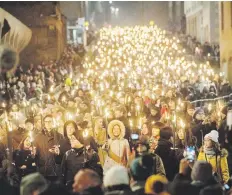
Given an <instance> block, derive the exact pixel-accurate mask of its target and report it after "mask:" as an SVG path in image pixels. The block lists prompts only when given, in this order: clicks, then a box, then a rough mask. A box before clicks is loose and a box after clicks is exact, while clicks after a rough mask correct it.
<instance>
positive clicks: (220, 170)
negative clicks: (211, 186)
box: [197, 148, 230, 183]
mask: <svg viewBox="0 0 232 195" xmlns="http://www.w3.org/2000/svg"><path fill="white" fill-rule="evenodd" d="M227 156H228V152H227V150H226V149H222V150H221V154H220V155H218V156H217V157H216V155H215V156H208V155H206V154H205V153H204V151H203V148H201V149H200V153H199V155H198V158H197V160H204V161H207V162H208V163H210V164H211V165H212V168H213V172H214V173H217V174H218V175H219V178H220V179H221V180H222V181H221V182H222V183H227V182H228V180H229V178H230V176H229V168H228V163H227Z"/></svg>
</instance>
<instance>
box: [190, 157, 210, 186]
mask: <svg viewBox="0 0 232 195" xmlns="http://www.w3.org/2000/svg"><path fill="white" fill-rule="evenodd" d="M212 173H213V170H212V166H211V164H210V163H208V162H206V161H196V162H195V164H194V165H193V169H192V173H191V178H192V180H193V181H201V182H202V183H206V182H207V181H208V180H210V179H211V178H212Z"/></svg>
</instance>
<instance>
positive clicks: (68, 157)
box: [61, 147, 103, 183]
mask: <svg viewBox="0 0 232 195" xmlns="http://www.w3.org/2000/svg"><path fill="white" fill-rule="evenodd" d="M85 155H86V159H85ZM85 160H86V162H85ZM82 168H90V169H93V170H95V171H96V172H97V173H98V174H99V175H100V176H102V175H103V173H102V167H101V165H100V162H99V157H98V155H97V153H95V152H93V151H92V154H90V153H89V152H88V153H86V154H85V153H84V148H83V147H82V148H79V149H71V150H68V151H67V152H66V153H65V155H64V156H63V160H62V164H61V169H62V176H63V178H64V183H67V182H70V181H73V179H74V176H75V174H76V173H77V172H78V171H79V170H80V169H82Z"/></svg>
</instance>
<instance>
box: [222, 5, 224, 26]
mask: <svg viewBox="0 0 232 195" xmlns="http://www.w3.org/2000/svg"><path fill="white" fill-rule="evenodd" d="M221 25H222V26H221V27H222V30H224V3H223V2H221Z"/></svg>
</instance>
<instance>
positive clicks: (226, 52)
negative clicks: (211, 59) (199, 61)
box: [219, 1, 232, 83]
mask: <svg viewBox="0 0 232 195" xmlns="http://www.w3.org/2000/svg"><path fill="white" fill-rule="evenodd" d="M219 10H220V15H219V16H220V27H219V28H220V61H221V62H220V66H221V67H220V68H221V71H223V72H225V76H226V77H227V78H228V80H229V81H230V83H232V2H231V1H221V2H219Z"/></svg>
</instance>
